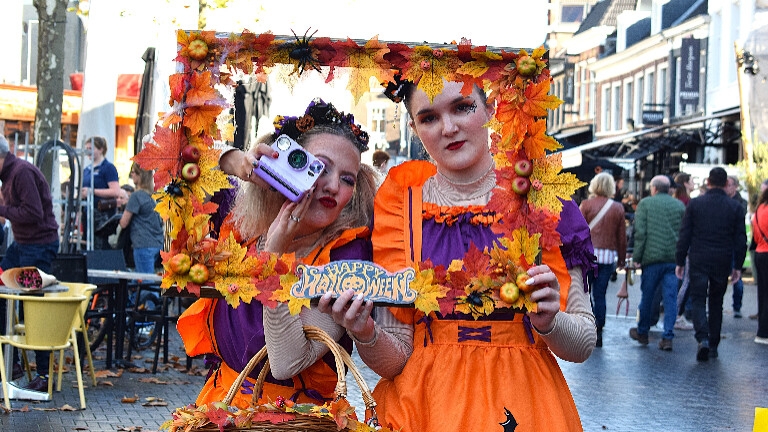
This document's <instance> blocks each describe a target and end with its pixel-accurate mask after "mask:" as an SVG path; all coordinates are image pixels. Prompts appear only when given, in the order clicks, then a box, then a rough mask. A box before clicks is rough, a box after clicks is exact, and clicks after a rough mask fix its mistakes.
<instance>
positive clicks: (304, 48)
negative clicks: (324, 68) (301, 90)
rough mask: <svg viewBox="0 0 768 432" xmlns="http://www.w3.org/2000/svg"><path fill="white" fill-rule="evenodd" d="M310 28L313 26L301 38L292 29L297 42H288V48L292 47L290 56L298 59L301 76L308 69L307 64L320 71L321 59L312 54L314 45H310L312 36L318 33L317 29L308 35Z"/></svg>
mask: <svg viewBox="0 0 768 432" xmlns="http://www.w3.org/2000/svg"><path fill="white" fill-rule="evenodd" d="M310 29H311V27H310V28H308V29H307V31H305V32H304V36H302V37H301V39H299V36H297V35H296V32H295V31H293V29H291V33H293V37H295V38H296V42H294V43H290V44H288V47H287V48H290V50H291V51H290V52H289V53H288V56H289V57H290V58H292V59H294V60H298V62H299V76H301V74H302V73H304V70H306V69H307V66H311V67H312V69H314V70H316V71H318V72H320V66H319V63H320V60H318V59H317V57H315V56H314V55H312V47H311V46H309V41H310V40H312V36H314V35H315V33H317V30H315V31H314V32H312V34H311V35H309V37H307V33H309V30H310Z"/></svg>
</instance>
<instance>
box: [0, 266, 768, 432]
mask: <svg viewBox="0 0 768 432" xmlns="http://www.w3.org/2000/svg"><path fill="white" fill-rule="evenodd" d="M622 278H623V275H622V274H619V281H617V282H614V283H611V285H610V286H609V289H608V296H607V298H608V314H609V317H608V320H607V323H606V327H605V329H604V334H603V343H604V345H603V347H602V348H596V349H595V350H594V352H593V354H592V356H591V357H590V358H589V359H588V360H587V361H586V362H584V363H582V364H574V363H568V362H565V361H560V365H561V367H562V370H563V374H564V375H565V377H566V379H567V381H568V383H569V385H570V387H571V391H572V393H573V396H574V400H575V401H576V406H577V407H578V409H579V413H580V415H581V421H582V424H583V427H584V430H585V431H588V432H593V431H594V432H599V431H604V430H608V431H621V432H624V431H627V432H634V431H637V432H645V431H675V432H688V431H690V432H701V431H707V432H709V431H739V432H741V431H751V430H752V425H753V420H754V410H755V407H756V406H761V407H768V373H766V372H768V346H764V345H757V344H755V343H754V342H753V339H754V336H755V331H756V329H757V321H754V320H750V319H748V318H747V316H748V315H750V314H753V313H756V311H757V306H756V300H757V289H756V287H755V285H753V284H752V283H750V282H751V281H750V280H749V279H747V284H745V287H744V307H743V308H742V313H743V314H744V318H743V319H735V318H733V314H732V311H731V291H730V287H729V290H728V292H727V293H726V296H725V301H724V305H725V307H724V312H723V315H724V318H723V332H722V333H723V334H722V336H723V340H722V342H721V344H720V348H719V352H720V357H719V358H718V359H711V360H710V361H708V362H704V363H702V362H697V361H696V358H695V356H696V341H695V339H694V337H693V332H692V331H675V339H674V350H673V351H670V352H666V351H661V350H659V349H658V347H657V343H658V340H659V338H660V337H661V334H660V333H658V332H654V331H652V332H651V335H650V336H651V341H650V344H649V345H648V346H645V347H644V346H641V345H639V344H638V343H637V342H635V341H633V340H631V339H630V338H629V336H628V332H629V328H630V327H633V326H635V311H636V310H637V306H638V304H639V303H640V278H639V277H638V278H637V280H636V281H635V285H634V286H631V287H630V289H629V294H630V302H631V306H630V312H629V316H628V317H624V315H623V313H624V311H623V308H622V312H621V315H620V316H616V315H615V314H614V313H615V311H616V292H617V290H618V288H619V282H620V281H621V280H622ZM172 335H173V338H172V340H171V344H170V351H171V354H172V355H174V356H175V357H174V362H173V364H172V365H167V367H165V368H164V367H163V365H162V364H161V366H160V370H161V371H160V372H158V373H157V374H156V375H153V374H151V373H149V372H145V373H136V372H130V371H121V372H120V371H117V370H116V369H113V370H112V372H117V373H118V374H120V376H117V377H109V376H105V377H102V378H99V385H98V386H97V387H96V388H87V389H86V390H85V397H86V403H87V404H88V408H87V409H86V410H77V409H76V408H77V407H78V406H79V400H78V396H77V386H76V385H73V383H74V380H75V377H74V373H73V372H70V373H66V374H65V380H66V381H65V382H64V385H63V388H62V392H61V393H54V398H53V401H51V402H42V403H35V402H25V401H11V405H12V407H13V409H14V411H13V412H12V413H10V414H0V430H2V431H21V432H27V431H45V432H49V431H56V432H60V431H73V430H80V431H94V432H96V431H132V432H138V431H141V432H148V431H156V430H158V429H159V426H160V424H162V423H163V422H164V421H165V420H167V419H169V418H170V413H171V412H172V411H173V410H174V409H175V408H177V407H180V406H184V405H187V404H189V403H192V402H193V401H194V399H195V397H196V395H197V393H198V391H199V389H200V388H201V387H202V384H203V378H204V375H205V373H206V371H205V370H202V368H203V361H202V360H200V359H195V360H194V364H193V369H192V373H191V374H187V373H185V372H184V366H185V360H186V357H185V356H184V354H183V349H182V346H181V341H180V339H179V338H178V333H176V332H175V331H173V332H172ZM139 354H141V355H143V358H145V359H146V360H147V361H151V358H152V356H153V354H154V351H151V350H147V351H142V352H140V353H139ZM95 355H96V356H97V359H95V360H94V361H95V363H96V369H97V371H100V372H101V373H102V374H104V373H105V372H106V371H104V353H103V352H97V353H96V354H95ZM141 355H140V356H138V358H136V357H135V358H134V360H133V361H134V363H136V364H142V362H143V360H142V356H141ZM356 361H357V364H358V366H359V367H360V369H361V371H362V373H363V375H364V376H365V378H366V382H367V383H368V385H369V386H371V387H373V386H374V385H375V383H376V381H377V379H378V378H377V376H376V375H375V374H374V373H373V372H372V371H371V370H370V369H368V368H367V367H365V365H364V364H363V363H362V362H361V361H360V359H359V358H356ZM144 364H145V365H146V368H147V369H149V368H151V363H144ZM84 379H86V380H87V379H88V378H87V377H86V376H84ZM348 379H349V383H350V385H349V400H350V403H351V404H352V406H355V407H362V402H361V400H360V396H359V390H358V389H357V388H356V387H355V386H354V385H353V384H352V381H353V379H352V377H351V375H349V374H348ZM86 382H88V381H86ZM123 398H135V399H136V401H135V402H128V401H123ZM153 398H154V399H153ZM64 405H69V406H71V407H74V408H75V410H74V411H64V410H61V408H62V407H63V406H64ZM21 410H23V411H21ZM501 420H503V419H501ZM501 420H500V421H501ZM499 431H501V428H500V429H499ZM491 432H493V431H491Z"/></svg>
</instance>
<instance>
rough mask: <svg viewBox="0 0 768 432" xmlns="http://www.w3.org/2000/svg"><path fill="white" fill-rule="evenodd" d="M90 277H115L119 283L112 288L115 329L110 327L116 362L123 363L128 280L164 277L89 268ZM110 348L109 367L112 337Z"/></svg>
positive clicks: (149, 279) (152, 274) (154, 279)
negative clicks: (112, 334) (112, 333)
mask: <svg viewBox="0 0 768 432" xmlns="http://www.w3.org/2000/svg"><path fill="white" fill-rule="evenodd" d="M88 277H89V278H104V279H113V280H115V281H116V282H117V283H116V285H117V287H118V289H113V290H111V292H112V293H113V294H112V296H111V297H112V299H111V300H112V302H111V306H112V312H113V313H114V316H115V319H114V321H113V322H114V329H110V332H112V330H114V337H115V348H114V354H115V363H119V364H120V365H123V364H124V362H125V360H124V359H123V344H124V343H125V310H126V308H127V307H128V282H129V281H132V280H137V281H141V282H161V281H162V280H163V277H162V276H161V275H158V274H155V273H136V272H131V271H123V270H97V269H88ZM108 345H109V347H108V349H107V358H106V367H107V369H110V368H112V346H111V345H112V342H111V338H109V339H108Z"/></svg>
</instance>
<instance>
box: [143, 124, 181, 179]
mask: <svg viewBox="0 0 768 432" xmlns="http://www.w3.org/2000/svg"><path fill="white" fill-rule="evenodd" d="M154 141H155V142H154V143H153V142H148V143H146V144H145V145H144V148H143V149H142V150H141V151H140V152H139V153H138V154H136V155H135V156H134V157H133V158H132V159H133V161H134V162H136V163H137V164H138V165H139V166H140V167H141V168H142V169H145V170H155V175H154V179H155V189H156V190H157V189H160V188H162V187H164V186H165V185H167V184H168V183H170V181H171V178H173V177H175V176H176V175H177V173H178V172H179V170H181V162H182V160H181V157H180V155H181V149H182V148H183V147H184V146H185V145H187V137H186V135H184V132H183V131H182V130H181V129H178V130H176V131H174V130H172V129H170V128H166V127H162V126H159V125H158V126H156V127H155V133H154Z"/></svg>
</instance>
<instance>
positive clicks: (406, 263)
mask: <svg viewBox="0 0 768 432" xmlns="http://www.w3.org/2000/svg"><path fill="white" fill-rule="evenodd" d="M436 172H437V168H436V167H435V166H434V165H433V164H431V163H429V162H425V161H410V162H405V163H402V164H400V165H398V166H396V167H394V168H392V169H390V170H389V174H388V175H387V178H386V180H384V183H383V184H382V185H381V187H380V188H379V191H378V192H377V193H376V199H375V200H374V222H375V223H374V228H373V234H372V235H371V241H372V242H373V261H374V262H375V263H377V264H379V265H380V266H382V267H384V268H385V269H387V270H389V271H398V270H401V269H404V268H406V267H413V264H414V263H416V262H419V261H421V226H422V215H421V212H422V202H421V188H422V186H423V185H424V182H426V181H427V179H428V178H430V177H432V176H433V175H435V173H436ZM390 311H391V312H392V314H393V315H394V316H395V317H396V318H397V319H398V320H400V321H402V322H404V323H413V315H414V311H415V309H408V308H391V309H390Z"/></svg>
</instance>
